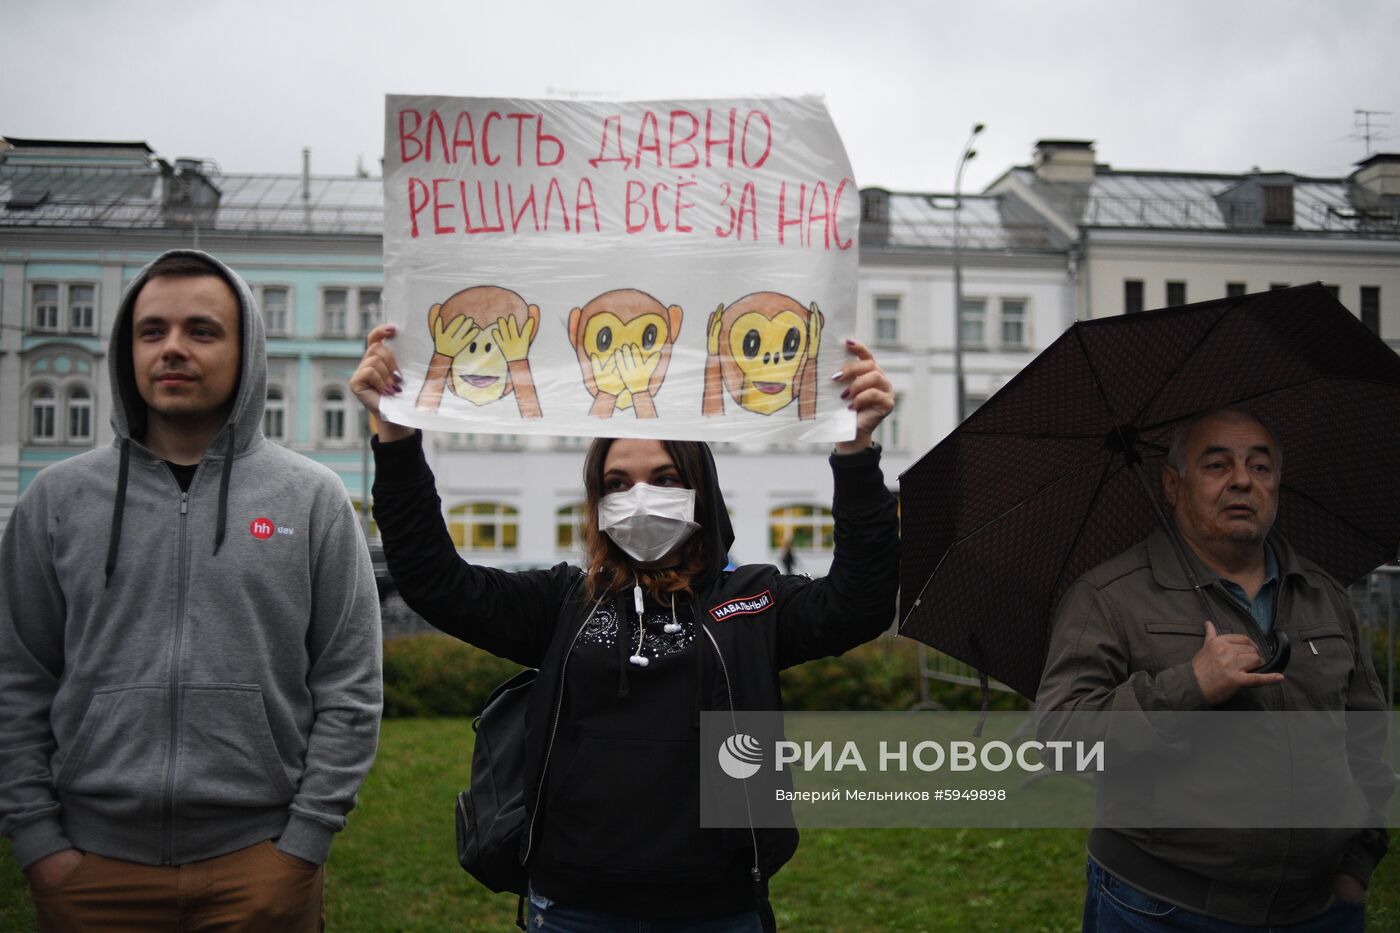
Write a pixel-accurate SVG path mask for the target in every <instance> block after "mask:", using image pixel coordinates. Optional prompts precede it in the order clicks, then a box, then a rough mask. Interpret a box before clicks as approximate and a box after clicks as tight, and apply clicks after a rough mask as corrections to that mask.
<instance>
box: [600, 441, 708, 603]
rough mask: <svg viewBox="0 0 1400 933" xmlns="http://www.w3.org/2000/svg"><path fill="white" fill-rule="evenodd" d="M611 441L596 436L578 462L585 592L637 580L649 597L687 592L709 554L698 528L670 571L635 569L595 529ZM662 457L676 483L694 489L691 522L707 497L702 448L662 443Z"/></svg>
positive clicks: (701, 445) (612, 588)
mask: <svg viewBox="0 0 1400 933" xmlns="http://www.w3.org/2000/svg"><path fill="white" fill-rule="evenodd" d="M614 440H616V438H611V437H599V438H595V439H594V441H593V443H592V444H591V445H590V446H589V448H588V455H587V456H586V457H584V460H583V491H584V497H585V503H584V516H583V537H584V545H585V547H586V549H587V553H586V556H585V558H584V564H585V566H586V568H587V570H588V576H587V578H586V584H585V585H586V588H587V593H588V598H589V599H597V598H598V597H600V596H606V595H608V594H610V593H616V592H618V591H619V590H622V589H624V588H626V587H628V586H631V585H632V583H633V581H634V580H636V581H637V582H638V583H640V584H641V585H642V586H643V587H644V588H645V589H646V590H647V591H648V592H650V593H652V594H653V595H658V596H659V595H661V594H663V593H677V592H689V591H690V585H691V582H692V581H693V580H694V579H695V578H696V577H698V576H699V575H700V574H701V573H703V572H704V570H705V568H706V566H707V562H708V561H709V559H710V555H709V554H708V553H707V550H708V548H707V547H706V546H705V532H706V530H707V529H705V528H701V529H700V530H699V531H697V532H696V533H695V534H693V535H691V536H690V539H689V540H688V541H686V542H685V544H683V545H681V551H680V561H679V563H677V564H676V565H675V566H673V567H665V568H662V569H652V570H649V569H646V568H643V567H638V566H636V565H635V564H634V563H633V562H632V559H631V558H630V557H628V556H627V554H626V552H625V551H623V550H622V549H621V548H619V547H618V546H617V545H616V544H614V543H613V540H612V539H611V538H609V537H608V536H607V535H606V534H604V533H603V532H601V531H599V530H598V503H599V502H600V501H601V500H602V498H603V496H604V494H605V493H604V490H603V468H604V465H605V464H606V463H607V459H608V451H609V450H611V449H612V445H613V441H614ZM661 446H662V447H664V448H665V450H666V454H667V456H669V457H670V458H671V462H672V463H673V464H675V466H676V472H677V473H678V474H680V479H681V483H682V484H684V485H685V486H686V488H688V489H693V490H695V515H696V521H699V520H700V516H703V515H708V514H709V511H708V509H709V494H708V491H707V486H708V483H707V482H706V479H707V472H708V471H707V470H706V466H705V464H706V460H707V458H706V456H705V445H704V443H702V442H701V441H661Z"/></svg>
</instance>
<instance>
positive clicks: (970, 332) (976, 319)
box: [958, 298, 987, 347]
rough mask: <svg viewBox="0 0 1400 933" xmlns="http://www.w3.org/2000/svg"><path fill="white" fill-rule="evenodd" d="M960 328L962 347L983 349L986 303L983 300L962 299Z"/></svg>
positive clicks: (985, 333) (984, 342)
mask: <svg viewBox="0 0 1400 933" xmlns="http://www.w3.org/2000/svg"><path fill="white" fill-rule="evenodd" d="M958 323H959V326H960V327H961V328H962V345H963V346H965V347H984V346H986V345H987V301H986V299H985V298H964V299H963V302H962V313H961V314H960V315H959V322H958Z"/></svg>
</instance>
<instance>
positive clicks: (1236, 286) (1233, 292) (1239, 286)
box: [1225, 282, 1249, 298]
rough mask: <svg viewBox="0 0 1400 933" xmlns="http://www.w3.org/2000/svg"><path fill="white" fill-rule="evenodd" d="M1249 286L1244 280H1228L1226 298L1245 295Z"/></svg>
mask: <svg viewBox="0 0 1400 933" xmlns="http://www.w3.org/2000/svg"><path fill="white" fill-rule="evenodd" d="M1248 288H1249V286H1248V285H1246V284H1245V283H1244V282H1226V283H1225V297H1226V298H1239V297H1240V296H1241V295H1243V294H1244V293H1245V291H1246V290H1247V289H1248Z"/></svg>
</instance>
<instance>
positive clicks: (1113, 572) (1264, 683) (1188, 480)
mask: <svg viewBox="0 0 1400 933" xmlns="http://www.w3.org/2000/svg"><path fill="white" fill-rule="evenodd" d="M1281 465H1282V452H1281V451H1280V449H1279V447H1278V443H1277V442H1276V441H1275V440H1274V438H1273V436H1272V435H1271V434H1270V432H1269V431H1268V429H1267V428H1265V427H1264V426H1263V425H1262V424H1260V423H1259V421H1258V420H1257V419H1255V418H1254V417H1253V416H1251V415H1249V414H1247V413H1245V412H1243V411H1239V410H1230V409H1226V410H1222V411H1217V412H1212V413H1209V414H1207V415H1205V416H1203V417H1201V418H1198V419H1196V420H1194V421H1190V422H1187V423H1185V424H1183V425H1182V426H1181V428H1180V429H1178V431H1177V433H1176V436H1175V438H1174V439H1173V443H1172V445H1171V449H1170V453H1169V454H1168V458H1167V465H1166V467H1165V468H1164V470H1163V473H1162V478H1163V487H1164V493H1165V496H1166V499H1167V501H1168V503H1169V504H1170V505H1171V508H1172V515H1171V523H1172V526H1173V530H1175V531H1176V532H1178V533H1179V535H1180V539H1181V541H1182V542H1183V543H1184V545H1185V553H1183V554H1177V553H1174V551H1173V546H1172V543H1171V541H1170V532H1169V531H1167V530H1165V529H1159V530H1157V531H1155V532H1154V533H1153V534H1152V535H1151V536H1149V537H1148V538H1147V539H1146V540H1145V541H1143V542H1141V543H1140V544H1138V545H1136V546H1134V547H1132V548H1130V549H1128V550H1127V551H1125V552H1124V553H1123V554H1121V555H1119V556H1118V557H1115V558H1113V559H1112V560H1110V561H1108V562H1106V563H1104V564H1101V565H1100V566H1099V567H1097V568H1095V569H1094V570H1091V571H1090V572H1089V573H1087V574H1085V575H1084V576H1083V577H1081V578H1080V579H1079V580H1078V581H1077V582H1076V583H1075V584H1074V586H1072V587H1071V588H1070V590H1069V592H1068V593H1067V594H1066V595H1065V597H1064V599H1062V600H1061V601H1060V606H1059V611H1058V613H1057V617H1056V622H1055V626H1054V629H1053V631H1052V634H1051V641H1050V653H1049V659H1048V661H1047V663H1046V667H1045V672H1044V676H1043V677H1042V679H1041V683H1040V690H1039V693H1038V694H1037V707H1038V708H1039V709H1041V710H1056V711H1108V710H1118V711H1121V710H1126V709H1142V710H1147V711H1154V710H1155V711H1182V712H1186V711H1192V710H1204V709H1228V710H1277V711H1281V710H1299V709H1304V710H1306V709H1310V708H1314V707H1315V706H1317V705H1318V703H1319V698H1320V697H1336V698H1338V701H1339V702H1340V703H1341V704H1343V705H1344V708H1345V709H1347V710H1381V709H1383V708H1384V706H1385V702H1384V699H1383V697H1382V692H1381V687H1380V683H1379V681H1378V680H1377V678H1376V673H1375V670H1374V668H1373V665H1372V663H1371V659H1370V651H1369V648H1368V647H1367V646H1366V645H1365V643H1364V641H1363V639H1362V636H1361V633H1360V629H1359V627H1358V625H1357V622H1356V618H1355V615H1354V614H1353V613H1352V610H1351V605H1350V601H1349V599H1348V597H1347V594H1346V591H1345V590H1344V589H1343V588H1342V587H1341V586H1339V585H1338V584H1337V583H1336V581H1334V580H1333V579H1332V578H1331V577H1330V576H1328V575H1327V574H1326V572H1325V571H1323V570H1322V568H1320V567H1318V566H1317V565H1316V564H1314V563H1312V562H1310V561H1308V560H1307V559H1306V558H1304V557H1301V556H1299V555H1298V554H1297V552H1295V551H1294V550H1293V548H1292V547H1291V546H1290V545H1289V544H1288V542H1287V540H1286V539H1284V538H1283V537H1282V536H1280V535H1275V536H1271V535H1270V532H1271V531H1272V529H1273V525H1274V519H1275V516H1276V514H1277V507H1278V489H1279V479H1280V472H1281V471H1280V467H1281ZM1187 568H1189V571H1188V570H1187ZM1192 578H1194V580H1193V579H1192ZM1197 594H1198V595H1199V596H1200V597H1201V598H1202V599H1203V601H1204V603H1205V606H1206V608H1207V609H1208V610H1209V612H1208V614H1207V615H1206V616H1205V621H1204V622H1202V621H1200V616H1199V615H1198V614H1197V613H1196V609H1197V601H1196V599H1195V598H1193V595H1197ZM1275 632H1292V633H1293V634H1294V636H1295V637H1296V639H1297V640H1298V641H1299V643H1300V649H1301V650H1300V651H1299V657H1298V659H1297V661H1296V662H1295V663H1292V664H1290V665H1289V666H1288V674H1287V676H1285V675H1284V674H1282V673H1279V672H1276V671H1275V672H1267V673H1261V672H1260V671H1259V670H1258V669H1259V668H1261V667H1262V665H1263V663H1264V655H1265V652H1266V649H1265V640H1266V638H1267V637H1268V635H1269V634H1271V633H1275ZM1280 734H1283V733H1282V731H1280ZM1356 770H1358V771H1360V772H1362V773H1360V774H1357V775H1356V777H1357V779H1358V780H1359V781H1364V782H1366V783H1368V784H1369V785H1370V789H1371V790H1372V792H1373V793H1376V794H1377V796H1379V797H1380V798H1382V799H1383V798H1384V796H1385V795H1386V794H1387V793H1388V791H1389V775H1388V771H1387V769H1386V768H1385V766H1384V765H1383V764H1381V763H1380V762H1379V761H1378V760H1376V759H1371V760H1369V761H1362V762H1358V764H1357V765H1356ZM1206 779H1209V777H1207V778H1206ZM1249 790H1250V788H1249V787H1248V786H1245V787H1236V788H1229V789H1227V791H1226V793H1229V794H1240V795H1243V794H1247V793H1249ZM1143 792H1144V793H1150V790H1148V789H1147V788H1143ZM1197 833H1198V834H1199V839H1200V841H1204V839H1205V835H1204V832H1202V831H1200V830H1197ZM1211 836H1212V837H1213V838H1212V839H1211V843H1212V844H1211V845H1209V846H1204V845H1199V846H1193V845H1189V844H1188V845H1185V846H1183V845H1182V837H1181V834H1180V832H1179V831H1178V832H1177V833H1175V834H1174V835H1173V838H1172V839H1171V840H1170V841H1169V842H1164V841H1161V840H1160V839H1159V837H1158V834H1157V833H1155V832H1154V831H1153V830H1151V829H1110V828H1103V827H1100V828H1097V829H1095V830H1094V831H1093V832H1092V833H1091V834H1090V837H1089V855H1090V861H1089V871H1088V875H1089V890H1088V895H1087V898H1086V901H1085V912H1084V928H1085V930H1094V931H1103V933H1108V931H1117V930H1156V929H1160V930H1231V931H1233V930H1237V929H1240V928H1242V927H1248V926H1259V925H1263V924H1269V925H1270V928H1271V929H1278V930H1290V931H1294V930H1296V931H1298V933H1303V931H1316V933H1323V931H1340V930H1357V931H1360V930H1361V929H1363V927H1364V917H1365V907H1364V899H1365V882H1366V881H1367V880H1368V879H1369V878H1370V874H1371V871H1372V869H1373V868H1374V867H1375V865H1376V863H1377V862H1379V861H1380V858H1381V856H1382V855H1384V854H1385V850H1386V843H1387V839H1386V835H1385V831H1384V830H1382V829H1378V828H1373V829H1361V830H1351V831H1340V830H1327V829H1316V828H1314V829H1296V830H1291V829H1271V830H1249V829H1246V830H1240V829H1234V830H1229V831H1225V830H1218V829H1217V830H1214V831H1212V832H1211ZM1222 840H1233V843H1234V844H1225V845H1222V844H1221V843H1222ZM1188 842H1189V839H1188Z"/></svg>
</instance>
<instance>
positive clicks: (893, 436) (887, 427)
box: [875, 392, 904, 450]
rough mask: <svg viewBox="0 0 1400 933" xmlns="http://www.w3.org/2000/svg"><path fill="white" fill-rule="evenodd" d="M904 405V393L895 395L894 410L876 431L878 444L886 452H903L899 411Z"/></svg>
mask: <svg viewBox="0 0 1400 933" xmlns="http://www.w3.org/2000/svg"><path fill="white" fill-rule="evenodd" d="M902 404H904V393H902V392H896V393H895V394H894V408H893V409H892V410H891V411H890V413H889V414H888V415H886V416H885V420H884V421H881V422H880V426H879V427H878V428H876V429H875V440H876V442H877V443H878V444H879V445H880V446H881V447H883V448H885V449H886V450H903V448H902V447H900V440H901V438H900V436H899V409H900V406H901V405H902Z"/></svg>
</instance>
